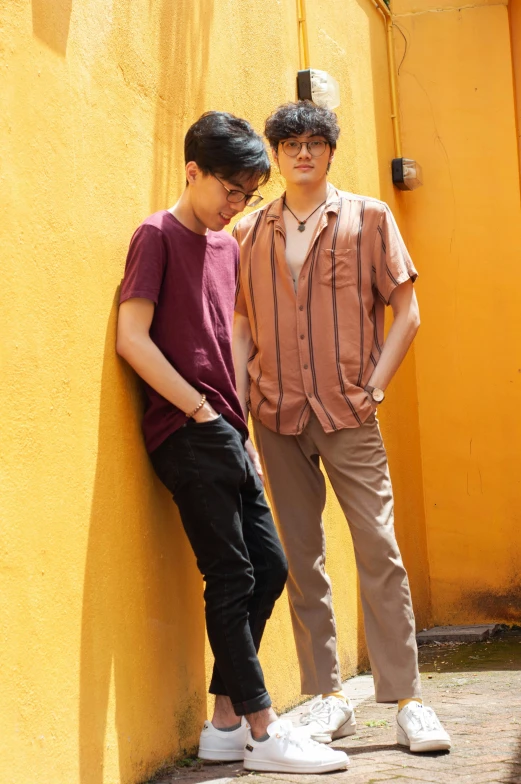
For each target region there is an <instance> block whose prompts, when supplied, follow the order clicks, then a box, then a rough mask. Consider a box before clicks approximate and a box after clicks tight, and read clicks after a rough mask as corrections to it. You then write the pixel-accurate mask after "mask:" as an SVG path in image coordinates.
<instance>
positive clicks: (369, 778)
mask: <svg viewBox="0 0 521 784" xmlns="http://www.w3.org/2000/svg"><path fill="white" fill-rule="evenodd" d="M486 645H487V644H486V643H483V646H484V647H485V646H486ZM519 647H520V649H521V646H519ZM472 648H476V646H471V648H470V649H472ZM470 649H469V650H470ZM507 664H508V663H507ZM501 666H502V665H501V662H499V663H498V669H497V670H491V671H479V672H477V673H476V672H474V671H473V672H436V673H433V676H434V677H433V678H432V679H428V678H427V677H426V675H425V674H424V675H423V676H422V682H423V689H424V701H425V703H426V704H428V705H432V706H433V707H434V708H435V710H436V712H437V714H438V716H439V718H440V720H441V721H442V722H443V723H444V724H445V725H446V727H447V730H448V731H449V732H450V734H451V737H452V741H453V749H452V751H451V752H450V754H449V753H446V752H433V753H429V754H413V753H411V752H410V751H409V749H407V748H404V747H402V746H398V745H397V744H396V734H395V733H396V731H395V707H394V706H389V705H377V704H375V702H374V697H373V696H372V694H373V691H372V689H373V687H372V682H371V679H370V676H362V677H363V678H364V680H363V681H361V682H360V684H358V683H357V679H352V680H350V681H348V682H347V683H346V684H345V690H346V692H347V693H348V694H349V695H350V696H351V695H353V696H354V697H355V698H356V699H357V708H356V712H355V715H356V720H357V725H358V732H357V735H354V736H351V737H349V738H343V739H341V740H340V741H336V742H335V743H334V746H335V748H338V749H342V750H343V751H345V752H346V753H347V754H348V755H349V757H350V761H351V764H350V766H349V769H348V770H346V771H339V772H338V773H332V774H322V775H319V776H307V775H306V776H299V775H291V774H259V773H251V774H247V775H245V772H244V771H243V770H242V768H241V766H240V765H238V764H237V763H235V764H233V765H217V766H204V767H197V766H196V767H195V768H194V769H177V770H176V771H175V772H173V773H170V774H169V775H168V776H165V777H164V778H163V779H161V778H160V777H159V778H156V779H155V781H154V784H202V783H203V782H204V784H233V782H237V784H239V782H240V781H241V780H243V782H244V784H270V782H272V783H273V784H284V782H288V784H289V783H290V782H299V784H438V782H439V783H440V784H497V783H498V782H501V784H521V698H520V695H521V665H520V668H519V669H512V668H511V669H508V668H507V667H506V666H505V669H501ZM508 666H510V665H508ZM472 667H473V668H474V661H473V662H472ZM429 674H430V673H429ZM305 709H306V708H304V710H305ZM307 709H309V707H307ZM302 710H303V708H301V709H300V711H302ZM299 715H300V714H299V713H298V712H293V713H292V718H293V720H294V721H299Z"/></svg>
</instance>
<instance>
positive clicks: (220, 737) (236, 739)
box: [197, 716, 249, 762]
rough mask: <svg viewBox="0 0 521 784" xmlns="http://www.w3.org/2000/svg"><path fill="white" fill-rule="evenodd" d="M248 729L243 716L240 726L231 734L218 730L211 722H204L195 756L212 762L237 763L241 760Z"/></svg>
mask: <svg viewBox="0 0 521 784" xmlns="http://www.w3.org/2000/svg"><path fill="white" fill-rule="evenodd" d="M248 727H249V725H248V723H247V721H246V719H245V718H244V716H243V717H242V718H241V726H240V727H238V728H237V729H236V730H232V731H231V732H223V731H222V730H218V729H216V728H215V727H214V726H213V724H212V722H211V721H205V723H204V725H203V729H202V730H201V736H200V738H199V751H198V752H197V756H198V757H199V758H200V759H203V760H211V761H212V762H238V761H239V760H242V758H243V757H244V746H245V745H246V738H247V737H248Z"/></svg>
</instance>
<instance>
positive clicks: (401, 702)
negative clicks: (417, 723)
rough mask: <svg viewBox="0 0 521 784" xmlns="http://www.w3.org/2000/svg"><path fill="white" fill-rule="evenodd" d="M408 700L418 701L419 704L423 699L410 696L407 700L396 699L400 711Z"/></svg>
mask: <svg viewBox="0 0 521 784" xmlns="http://www.w3.org/2000/svg"><path fill="white" fill-rule="evenodd" d="M410 702H419V703H420V705H423V700H421V699H420V698H419V697H411V698H410V699H408V700H398V710H399V711H401V709H402V708H405V706H406V705H408V704H409V703H410Z"/></svg>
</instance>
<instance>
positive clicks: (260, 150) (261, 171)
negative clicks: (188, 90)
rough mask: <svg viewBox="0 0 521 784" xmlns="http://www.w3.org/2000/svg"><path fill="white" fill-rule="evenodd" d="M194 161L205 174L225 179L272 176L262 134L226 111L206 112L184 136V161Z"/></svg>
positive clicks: (261, 183) (262, 179) (262, 180)
mask: <svg viewBox="0 0 521 784" xmlns="http://www.w3.org/2000/svg"><path fill="white" fill-rule="evenodd" d="M190 161H195V163H196V164H197V165H198V166H199V168H200V169H201V171H203V172H204V173H205V174H217V175H219V176H221V177H222V179H223V180H228V181H229V180H233V179H234V178H235V177H237V175H245V174H246V175H247V176H251V177H254V176H255V175H258V176H259V178H260V179H259V185H264V184H265V183H266V182H268V180H269V178H270V171H271V167H270V161H269V158H268V153H267V151H266V147H265V145H264V142H263V140H262V137H261V136H259V134H258V133H256V132H255V131H254V130H253V128H252V127H251V125H250V124H249V123H248V122H246V120H242V119H241V118H240V117H235V116H234V115H233V114H228V113H227V112H205V113H204V114H203V115H202V116H201V117H199V119H198V120H197V121H196V122H195V123H194V124H193V125H192V126H191V127H190V128H189V129H188V131H187V134H186V136H185V163H189V162H190Z"/></svg>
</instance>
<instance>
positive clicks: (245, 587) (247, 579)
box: [203, 564, 255, 607]
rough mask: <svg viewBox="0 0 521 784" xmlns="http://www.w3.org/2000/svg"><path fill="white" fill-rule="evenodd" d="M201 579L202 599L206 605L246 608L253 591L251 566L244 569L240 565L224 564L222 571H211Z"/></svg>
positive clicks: (253, 579) (253, 582)
mask: <svg viewBox="0 0 521 784" xmlns="http://www.w3.org/2000/svg"><path fill="white" fill-rule="evenodd" d="M203 577H204V581H205V583H206V588H205V591H204V598H205V600H206V604H207V605H209V604H212V603H213V602H214V601H215V602H217V603H219V604H220V605H221V606H222V605H223V604H230V605H232V604H233V605H235V606H238V605H240V604H241V603H244V606H245V607H246V605H247V603H248V602H249V600H250V599H251V597H252V595H253V592H254V589H255V578H254V576H253V567H252V566H251V565H248V566H247V567H246V568H244V567H243V566H242V565H229V564H224V565H223V568H222V571H218V572H213V571H212V572H209V573H207V574H204V575H203Z"/></svg>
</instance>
